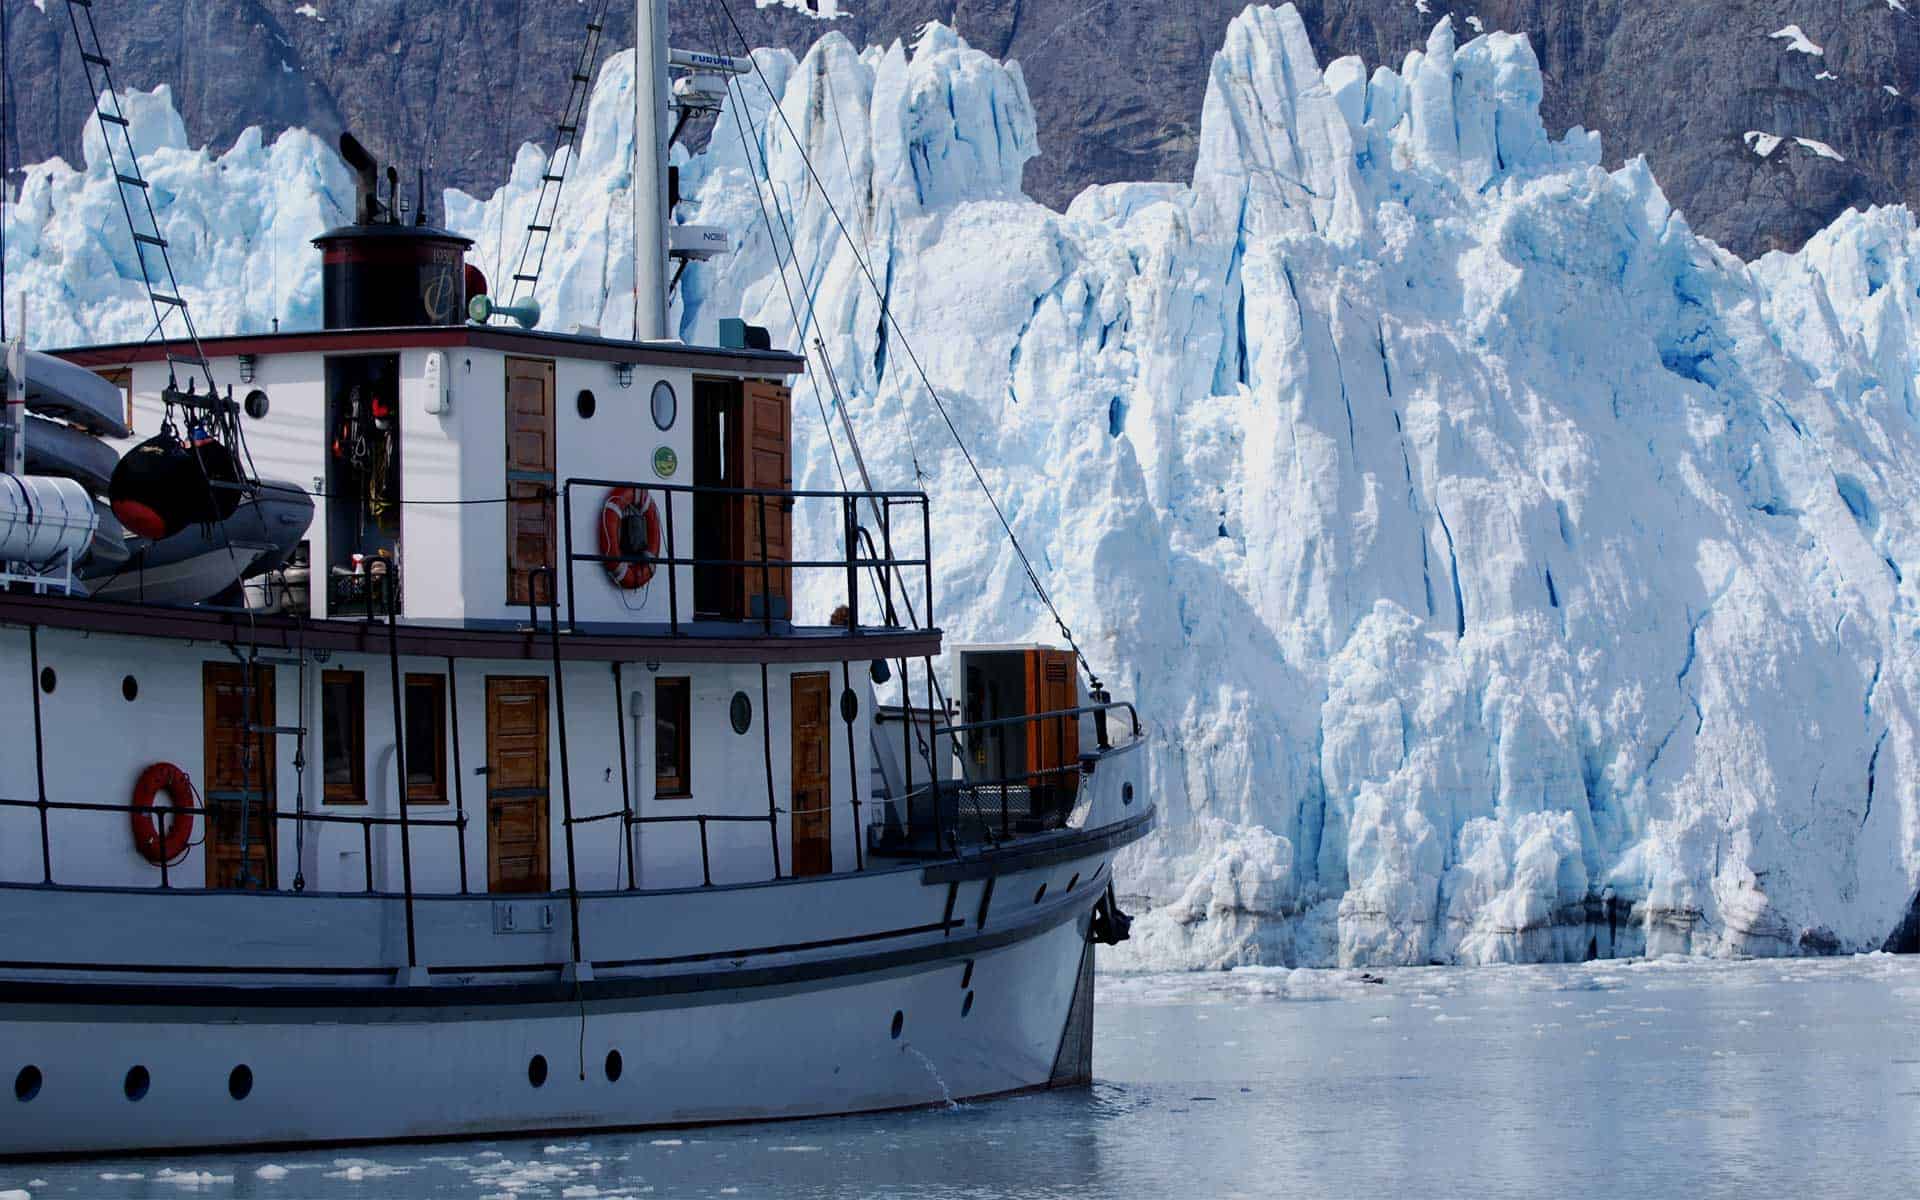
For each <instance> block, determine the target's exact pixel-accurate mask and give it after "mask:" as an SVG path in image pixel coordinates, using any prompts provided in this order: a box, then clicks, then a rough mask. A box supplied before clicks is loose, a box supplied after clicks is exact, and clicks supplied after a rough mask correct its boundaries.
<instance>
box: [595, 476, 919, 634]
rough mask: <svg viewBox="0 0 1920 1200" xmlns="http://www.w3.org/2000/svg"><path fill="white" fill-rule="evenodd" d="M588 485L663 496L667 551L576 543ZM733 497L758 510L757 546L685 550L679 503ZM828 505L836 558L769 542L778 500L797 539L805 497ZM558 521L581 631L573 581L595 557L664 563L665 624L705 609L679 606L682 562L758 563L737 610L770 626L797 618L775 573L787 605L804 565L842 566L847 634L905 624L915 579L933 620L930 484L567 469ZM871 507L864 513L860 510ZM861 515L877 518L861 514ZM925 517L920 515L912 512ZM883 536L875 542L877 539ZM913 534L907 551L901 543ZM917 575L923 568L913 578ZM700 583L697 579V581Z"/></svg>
mask: <svg viewBox="0 0 1920 1200" xmlns="http://www.w3.org/2000/svg"><path fill="white" fill-rule="evenodd" d="M581 488H591V489H595V490H601V489H605V490H618V489H624V488H632V489H634V490H635V491H636V492H641V493H647V494H650V495H653V496H655V497H657V498H658V504H659V508H660V524H661V541H662V546H661V549H662V550H663V551H664V553H661V554H647V553H642V554H633V555H620V554H606V553H602V552H600V551H599V550H598V549H597V548H596V549H595V550H594V551H593V552H591V553H589V552H583V551H579V550H577V549H576V548H575V545H574V536H573V524H574V522H573V508H574V504H573V501H574V491H575V490H576V489H581ZM703 498H704V499H726V500H733V501H737V502H739V503H740V504H743V505H744V506H745V507H746V509H747V511H748V512H750V513H751V514H752V515H753V520H754V523H755V533H756V535H757V536H756V538H755V541H756V542H757V543H758V554H757V555H752V556H749V557H742V558H732V557H715V556H712V555H701V554H698V553H694V554H683V553H681V548H680V546H679V533H678V531H677V528H676V527H677V525H678V522H677V521H676V520H675V516H676V504H677V509H678V513H679V514H681V515H690V514H691V512H692V505H693V504H694V503H695V501H696V500H698V499H703ZM816 503H817V504H821V505H831V506H834V507H837V508H838V509H839V514H838V515H839V524H840V532H839V538H838V541H839V548H840V554H839V556H838V557H836V558H806V559H803V558H796V557H793V556H791V555H789V556H787V557H777V556H775V555H773V554H772V553H770V552H769V549H768V538H767V532H768V517H769V509H770V508H773V507H775V506H777V507H778V509H779V511H780V515H781V519H782V520H784V521H786V522H787V523H788V527H789V528H788V541H789V543H791V541H792V540H793V533H792V526H793V525H794V524H795V523H796V522H794V520H793V513H794V511H795V510H796V509H797V508H799V507H800V506H802V505H812V504H816ZM560 507H561V528H562V529H563V530H564V539H565V560H566V576H567V604H566V607H567V628H568V630H569V631H574V632H577V631H578V630H579V628H580V612H579V603H578V600H577V597H578V595H579V590H578V588H577V587H576V586H575V584H576V580H575V568H576V567H577V566H579V565H580V564H582V563H591V564H593V565H595V566H597V567H598V568H600V569H601V570H603V571H607V570H611V569H613V568H616V567H621V566H627V565H633V566H640V567H650V568H652V569H653V570H654V571H656V572H658V571H662V570H664V571H665V573H666V584H667V626H668V629H669V631H670V632H671V633H672V634H673V635H674V636H678V635H680V634H681V633H682V632H683V631H684V627H685V626H686V625H687V624H688V623H689V622H690V620H691V619H692V618H693V617H694V616H697V615H698V614H687V613H684V612H683V611H682V605H681V598H680V581H681V579H682V577H683V572H686V571H693V572H700V571H726V572H744V573H747V574H748V577H749V578H751V575H752V574H753V573H757V574H758V576H759V579H758V582H759V584H760V596H761V602H760V611H759V613H757V614H755V613H751V612H743V613H738V614H736V617H735V619H738V620H746V621H758V622H759V623H760V624H761V626H762V628H763V629H764V630H765V631H766V632H768V633H772V632H773V631H774V628H775V626H776V625H781V626H785V625H788V624H790V620H791V612H790V611H789V612H788V613H787V615H785V616H782V615H779V614H777V613H776V608H777V605H776V603H775V596H776V589H775V587H774V585H775V582H776V581H779V582H780V583H782V584H783V585H784V588H785V592H786V595H787V598H788V603H789V608H790V607H791V598H792V594H793V590H794V589H793V582H794V578H795V576H796V575H797V574H798V573H800V572H804V571H815V572H827V571H831V572H835V573H836V574H839V575H841V576H843V577H844V578H845V593H844V597H843V602H844V605H845V607H846V610H847V617H846V632H847V635H848V636H858V635H859V634H861V633H862V632H864V631H868V630H880V629H899V628H903V627H904V625H903V622H902V621H901V619H900V610H901V607H902V606H903V605H907V606H911V602H910V601H909V600H907V599H906V597H907V596H908V595H909V594H910V593H909V591H908V589H909V587H910V586H911V587H912V591H916V592H919V593H920V601H921V605H920V608H919V611H918V612H917V613H915V614H914V617H915V618H917V619H916V620H915V621H914V624H916V625H917V627H919V628H922V629H931V628H933V518H932V512H931V508H930V506H929V504H928V501H927V495H926V493H925V492H878V491H868V492H833V491H808V490H798V491H796V490H792V489H774V488H728V487H695V486H690V485H687V484H676V483H661V482H659V481H658V480H655V481H651V482H642V481H637V480H627V479H582V478H569V479H567V480H566V481H565V482H564V483H562V484H561V486H560ZM863 510H864V513H863ZM863 515H864V516H865V518H866V519H867V520H869V521H870V522H871V525H870V526H869V525H867V524H863V523H862V517H863ZM916 515H917V517H918V519H917V520H915V519H914V518H915V517H916ZM915 526H917V527H918V530H917V532H918V534H919V537H918V545H917V546H914V545H912V542H913V533H914V527H915ZM876 536H877V539H878V540H877V542H876ZM903 540H904V541H905V542H906V543H907V546H908V548H907V550H906V551H904V552H903V551H902V550H901V549H900V548H899V547H898V545H897V544H896V543H897V542H899V541H903ZM863 573H865V574H868V575H869V576H870V577H871V578H872V580H873V584H874V588H875V590H876V591H877V592H878V594H879V604H880V610H881V611H880V612H879V613H878V614H868V616H867V617H866V618H863V616H862V613H861V604H860V595H861V587H860V576H861V575H862V574H863ZM915 576H917V578H914V577H915ZM696 591H697V588H696Z"/></svg>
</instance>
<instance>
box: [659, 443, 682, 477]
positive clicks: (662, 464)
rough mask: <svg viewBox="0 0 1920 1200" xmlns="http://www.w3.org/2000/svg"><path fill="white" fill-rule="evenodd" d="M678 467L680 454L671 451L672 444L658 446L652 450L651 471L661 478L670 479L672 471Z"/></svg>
mask: <svg viewBox="0 0 1920 1200" xmlns="http://www.w3.org/2000/svg"><path fill="white" fill-rule="evenodd" d="M679 469H680V456H679V455H678V454H675V453H674V452H673V447H672V446H660V447H657V448H655V450H654V452H653V473H654V474H655V475H658V476H659V477H660V478H662V479H672V478H673V473H674V472H675V471H678V470H679Z"/></svg>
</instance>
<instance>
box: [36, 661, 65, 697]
mask: <svg viewBox="0 0 1920 1200" xmlns="http://www.w3.org/2000/svg"><path fill="white" fill-rule="evenodd" d="M59 682H60V677H59V676H58V675H55V674H54V673H53V668H52V667H41V668H40V690H41V691H43V692H45V693H46V694H47V695H49V696H51V695H53V689H54V688H55V687H56V686H57V685H58V684H59Z"/></svg>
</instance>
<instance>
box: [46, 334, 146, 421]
mask: <svg viewBox="0 0 1920 1200" xmlns="http://www.w3.org/2000/svg"><path fill="white" fill-rule="evenodd" d="M25 374H26V380H27V409H28V411H30V412H36V413H42V414H44V415H46V416H49V417H54V418H57V419H59V420H62V421H65V422H67V423H68V424H70V425H75V426H78V427H79V428H81V429H84V430H86V431H87V432H88V433H92V434H97V435H99V436H101V437H113V438H123V437H127V436H128V435H129V434H131V433H132V432H133V430H132V429H131V427H129V426H128V425H127V397H126V393H125V392H123V391H121V389H120V385H119V384H117V383H114V382H113V381H112V380H111V379H109V378H107V377H105V376H103V375H102V374H100V373H99V372H97V371H92V370H88V369H87V368H86V367H82V366H78V365H76V364H74V363H71V362H68V361H67V360H66V359H64V358H60V357H59V356H57V355H53V354H46V353H43V352H41V351H39V350H29V351H27V352H26V370H25Z"/></svg>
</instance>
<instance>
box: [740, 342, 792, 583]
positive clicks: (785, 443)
mask: <svg viewBox="0 0 1920 1200" xmlns="http://www.w3.org/2000/svg"><path fill="white" fill-rule="evenodd" d="M743 397H744V403H743V404H742V405H741V407H742V409H743V412H742V414H741V426H742V433H743V437H744V441H745V443H746V445H745V452H744V453H743V454H742V455H741V465H742V468H743V469H742V475H743V478H742V480H741V486H742V487H747V488H768V489H774V490H780V491H786V490H790V489H791V488H792V487H793V466H792V440H791V431H792V426H793V393H792V392H791V391H789V390H788V389H787V388H786V387H785V386H783V385H781V384H778V383H771V382H768V381H766V380H760V379H749V380H747V381H746V384H745V387H744V389H743ZM792 509H793V502H792V501H791V500H777V499H759V498H755V497H748V498H746V502H745V503H743V504H741V505H740V507H739V510H738V511H739V514H740V522H741V526H740V538H739V542H738V544H739V545H740V546H741V547H743V549H744V551H745V552H744V553H742V554H741V555H740V557H741V559H742V560H744V561H745V562H747V563H748V564H757V563H759V562H760V561H761V555H762V551H763V550H764V552H765V557H766V561H767V562H768V563H771V564H775V565H773V566H771V567H769V568H766V569H762V568H761V567H759V566H756V565H749V566H747V567H746V568H744V569H743V570H742V571H741V572H740V581H741V597H742V602H741V605H740V612H741V614H742V615H743V616H745V617H746V618H748V619H749V620H759V619H762V618H764V617H768V616H771V617H772V618H773V619H774V620H777V621H778V620H787V619H789V618H791V616H792V615H793V569H792V568H791V567H785V566H780V565H778V564H781V563H789V562H792V561H793V513H792ZM763 531H764V535H765V536H764V538H763V537H762V534H763Z"/></svg>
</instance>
